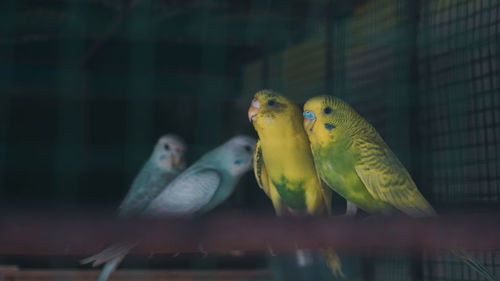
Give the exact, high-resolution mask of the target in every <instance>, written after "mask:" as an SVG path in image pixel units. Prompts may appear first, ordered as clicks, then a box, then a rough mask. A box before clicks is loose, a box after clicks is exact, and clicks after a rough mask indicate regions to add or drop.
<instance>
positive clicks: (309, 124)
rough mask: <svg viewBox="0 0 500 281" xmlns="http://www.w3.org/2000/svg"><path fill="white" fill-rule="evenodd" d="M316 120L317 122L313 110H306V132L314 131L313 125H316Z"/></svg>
mask: <svg viewBox="0 0 500 281" xmlns="http://www.w3.org/2000/svg"><path fill="white" fill-rule="evenodd" d="M314 122H316V116H314V113H313V112H312V111H304V130H306V132H308V133H309V132H310V131H312V127H313V126H314Z"/></svg>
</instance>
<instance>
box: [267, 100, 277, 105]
mask: <svg viewBox="0 0 500 281" xmlns="http://www.w3.org/2000/svg"><path fill="white" fill-rule="evenodd" d="M275 104H276V101H275V100H268V101H267V105H269V106H273V105H275Z"/></svg>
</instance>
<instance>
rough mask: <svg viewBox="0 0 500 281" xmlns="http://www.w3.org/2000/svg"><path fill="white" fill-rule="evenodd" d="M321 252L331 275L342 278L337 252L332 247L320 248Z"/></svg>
mask: <svg viewBox="0 0 500 281" xmlns="http://www.w3.org/2000/svg"><path fill="white" fill-rule="evenodd" d="M321 253H322V254H323V256H324V257H325V259H326V263H327V265H328V267H329V268H330V270H331V271H332V274H333V276H334V277H340V278H344V277H345V275H344V273H343V272H342V263H341V262H340V258H339V256H338V255H337V253H336V252H335V251H334V250H333V249H332V248H328V249H322V250H321Z"/></svg>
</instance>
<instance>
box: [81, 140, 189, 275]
mask: <svg viewBox="0 0 500 281" xmlns="http://www.w3.org/2000/svg"><path fill="white" fill-rule="evenodd" d="M185 151H186V145H185V143H184V141H183V140H182V139H181V138H180V137H178V136H176V135H172V134H169V135H164V136H162V137H160V138H159V139H158V141H157V142H156V144H155V146H154V148H153V152H152V153H151V156H150V157H149V159H148V160H147V161H146V163H145V164H144V166H143V167H142V169H141V170H140V172H139V174H137V176H136V177H135V179H134V181H133V182H132V186H131V187H130V189H129V191H128V193H127V195H126V196H125V199H124V200H123V201H122V203H121V204H120V206H119V207H118V210H117V213H118V216H120V217H127V216H134V215H139V214H141V213H142V212H143V211H144V209H145V208H146V207H147V206H148V205H149V203H151V201H152V200H153V199H154V198H155V197H156V196H158V194H160V193H161V192H162V191H163V189H164V188H165V187H166V186H167V185H168V184H169V183H170V182H171V181H172V180H173V179H174V178H175V177H176V176H177V175H178V174H180V173H181V172H182V171H183V170H184V169H185V167H186V164H185V161H184V152H185ZM117 247H118V248H119V249H121V250H120V251H121V252H122V253H123V254H122V255H118V256H116V258H115V259H113V260H112V261H110V262H109V263H107V264H106V267H105V269H104V270H103V272H102V274H101V276H100V278H99V280H106V279H107V278H108V276H109V275H110V274H111V272H112V271H113V269H114V268H116V266H118V264H119V263H120V261H121V260H122V259H123V257H125V254H126V252H127V249H126V248H127V247H125V248H123V247H122V246H120V245H118V244H116V245H114V246H112V247H110V248H108V249H106V250H104V251H103V252H101V253H99V254H97V255H95V256H92V257H89V258H87V259H84V260H82V261H81V263H82V264H86V263H91V262H92V263H93V266H97V265H99V264H102V263H104V262H107V260H101V257H102V254H103V253H104V254H105V253H106V251H109V250H111V249H112V248H117Z"/></svg>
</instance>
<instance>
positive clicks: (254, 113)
mask: <svg viewBox="0 0 500 281" xmlns="http://www.w3.org/2000/svg"><path fill="white" fill-rule="evenodd" d="M248 119H249V120H250V122H252V124H253V126H254V128H255V130H256V131H257V133H259V135H260V134H261V133H262V131H263V130H265V129H266V128H271V127H272V128H273V130H276V129H277V128H276V126H278V127H280V128H286V127H289V126H290V125H292V126H293V125H294V124H296V123H297V122H296V121H297V120H300V109H299V107H298V106H297V105H296V104H295V103H294V102H293V101H291V100H289V99H288V98H286V97H285V96H283V95H281V94H279V93H276V92H273V91H270V90H262V91H259V92H257V93H256V94H255V96H254V98H253V100H252V103H251V104H250V108H249V109H248ZM299 123H300V122H299Z"/></svg>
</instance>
